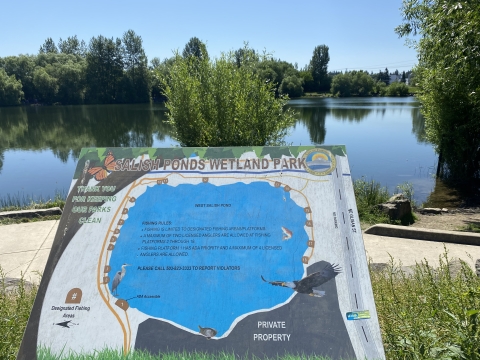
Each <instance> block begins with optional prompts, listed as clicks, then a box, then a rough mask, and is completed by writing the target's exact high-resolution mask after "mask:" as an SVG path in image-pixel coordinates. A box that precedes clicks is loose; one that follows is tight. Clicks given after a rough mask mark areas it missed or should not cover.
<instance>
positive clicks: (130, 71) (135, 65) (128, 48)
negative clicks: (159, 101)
mask: <svg viewBox="0 0 480 360" xmlns="http://www.w3.org/2000/svg"><path fill="white" fill-rule="evenodd" d="M122 42H123V46H124V54H123V63H124V66H125V76H124V78H123V80H124V86H123V91H124V95H123V97H124V99H123V101H124V102H129V103H138V102H148V101H150V73H149V71H148V59H147V56H146V55H145V51H144V50H143V46H142V37H141V36H138V35H137V34H135V32H134V31H133V30H128V31H127V32H125V33H124V34H123V38H122Z"/></svg>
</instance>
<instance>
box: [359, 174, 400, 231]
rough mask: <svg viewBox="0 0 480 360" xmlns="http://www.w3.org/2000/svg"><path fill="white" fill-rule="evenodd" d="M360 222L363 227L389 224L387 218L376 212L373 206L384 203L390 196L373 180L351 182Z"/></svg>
mask: <svg viewBox="0 0 480 360" xmlns="http://www.w3.org/2000/svg"><path fill="white" fill-rule="evenodd" d="M353 190H354V192H355V200H356V202H357V209H358V216H359V218H360V222H361V223H362V224H365V225H373V224H379V223H389V222H390V219H389V217H388V216H387V215H386V214H384V213H383V212H382V211H380V210H378V209H377V208H376V207H375V205H377V204H381V203H384V202H386V201H387V200H388V199H389V198H390V196H391V195H390V194H389V192H388V190H387V188H386V187H382V186H381V185H380V183H378V182H376V181H375V180H370V181H367V180H366V179H365V178H364V177H362V178H360V179H357V180H355V181H354V182H353Z"/></svg>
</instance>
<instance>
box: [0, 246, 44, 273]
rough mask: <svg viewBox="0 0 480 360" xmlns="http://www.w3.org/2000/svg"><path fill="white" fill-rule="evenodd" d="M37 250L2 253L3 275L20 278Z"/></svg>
mask: <svg viewBox="0 0 480 360" xmlns="http://www.w3.org/2000/svg"><path fill="white" fill-rule="evenodd" d="M36 252H37V250H30V251H20V252H14V253H9V254H0V266H1V267H2V271H3V275H5V276H7V277H9V278H20V277H21V276H22V274H26V272H27V269H28V267H29V265H30V263H31V262H32V260H33V259H34V257H35V254H36Z"/></svg>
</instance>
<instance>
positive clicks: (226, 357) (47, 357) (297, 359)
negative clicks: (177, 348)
mask: <svg viewBox="0 0 480 360" xmlns="http://www.w3.org/2000/svg"><path fill="white" fill-rule="evenodd" d="M37 358H38V360H97V359H98V360H115V359H122V360H160V359H161V360H212V359H215V360H239V359H258V360H260V359H263V358H258V357H254V356H253V357H239V356H236V355H235V354H233V353H225V352H222V353H219V354H216V355H215V356H212V355H211V354H207V353H202V352H195V353H187V352H181V353H178V352H171V353H163V354H161V355H152V354H150V353H148V352H145V351H132V352H130V353H128V354H127V355H123V351H122V350H114V349H103V350H101V351H94V353H92V354H79V353H75V352H70V353H68V354H63V355H59V356H57V355H54V354H52V353H51V351H50V350H49V349H46V348H41V349H39V351H38V353H37ZM275 359H277V360H330V358H327V357H323V356H302V355H300V356H297V355H285V356H278V357H276V358H275Z"/></svg>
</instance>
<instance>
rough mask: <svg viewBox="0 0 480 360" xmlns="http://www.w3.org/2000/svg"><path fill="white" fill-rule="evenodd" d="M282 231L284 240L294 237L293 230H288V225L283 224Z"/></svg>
mask: <svg viewBox="0 0 480 360" xmlns="http://www.w3.org/2000/svg"><path fill="white" fill-rule="evenodd" d="M282 231H283V236H282V240H283V241H287V240H290V238H291V237H292V235H293V232H291V231H290V230H288V229H287V228H286V227H284V226H282Z"/></svg>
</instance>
